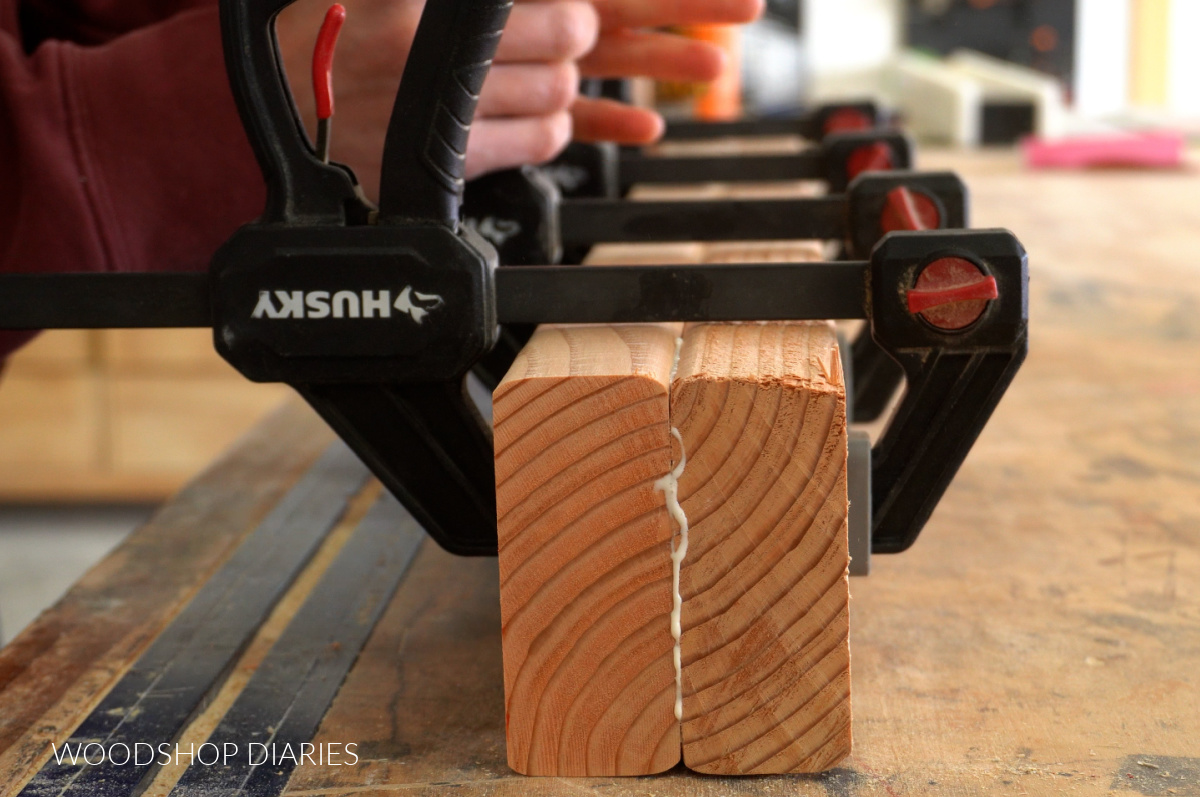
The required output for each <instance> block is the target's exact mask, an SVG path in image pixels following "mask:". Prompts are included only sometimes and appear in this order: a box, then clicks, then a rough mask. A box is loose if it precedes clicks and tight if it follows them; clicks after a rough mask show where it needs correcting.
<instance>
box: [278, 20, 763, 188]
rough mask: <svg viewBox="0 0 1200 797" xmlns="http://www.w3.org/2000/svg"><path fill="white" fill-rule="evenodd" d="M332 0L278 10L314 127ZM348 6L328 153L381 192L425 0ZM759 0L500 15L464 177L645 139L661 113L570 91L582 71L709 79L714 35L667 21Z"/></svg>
mask: <svg viewBox="0 0 1200 797" xmlns="http://www.w3.org/2000/svg"><path fill="white" fill-rule="evenodd" d="M329 2H330V0H298V2H296V3H294V4H292V5H291V6H289V7H288V8H287V9H285V10H284V11H283V13H281V14H280V16H279V18H278V20H277V22H276V31H277V37H278V40H279V46H280V51H281V54H282V57H283V63H284V66H285V68H286V70H287V72H288V74H289V75H290V76H292V83H293V93H294V95H295V98H296V104H297V106H298V108H299V110H300V113H301V117H302V118H303V119H304V120H305V123H306V124H307V125H308V127H309V129H310V130H312V129H313V128H314V126H315V119H316V108H315V101H314V98H313V96H312V91H311V89H310V88H309V86H308V75H309V64H310V61H311V58H312V47H313V43H314V42H315V40H316V34H317V30H318V29H319V28H320V23H321V19H322V18H323V16H324V13H325V10H326V8H327V6H328V4H329ZM343 2H344V5H346V6H347V17H346V23H345V26H344V27H343V29H342V34H341V38H340V41H339V44H338V50H337V54H336V55H335V58H334V64H335V69H334V71H335V78H334V81H335V91H336V94H337V103H336V107H337V117H336V119H335V120H334V125H333V127H334V135H333V137H332V156H333V159H334V160H337V161H340V162H342V163H345V164H347V165H349V166H350V167H351V168H352V169H354V171H355V173H356V174H357V175H358V177H359V180H360V181H361V182H362V185H363V189H364V190H365V191H366V193H367V195H368V196H370V197H376V196H378V188H379V171H380V166H381V164H382V154H383V138H384V134H385V132H386V130H387V125H388V121H389V119H390V117H391V111H392V104H393V102H394V100H395V95H396V88H397V87H398V86H399V82H400V75H401V73H402V72H403V70H404V63H405V61H406V60H407V58H408V52H409V48H410V46H411V43H412V39H413V36H414V35H415V33H416V29H417V23H418V22H419V21H420V14H421V9H422V7H423V2H422V1H421V0H343ZM762 2H763V0H591V2H588V1H587V0H522V1H521V2H518V3H517V5H516V6H515V7H514V8H513V11H512V14H511V15H510V17H509V21H508V24H507V25H506V26H505V30H504V34H503V36H502V38H501V41H500V45H499V48H498V50H497V53H496V58H495V61H494V63H493V66H492V69H491V72H490V73H489V75H488V78H487V81H486V82H485V84H484V88H483V93H482V95H481V97H480V101H479V107H478V108H477V111H476V117H475V124H474V126H473V129H472V132H471V136H470V139H469V141H468V145H467V163H466V172H467V177H468V178H471V177H475V176H478V175H480V174H483V173H486V172H489V171H494V170H497V169H504V168H510V167H513V166H518V165H521V164H525V163H541V162H544V161H547V160H549V159H551V158H553V157H554V156H555V155H556V154H558V152H559V151H561V149H562V148H563V147H564V146H566V144H567V142H568V141H569V140H570V139H571V137H572V132H574V134H575V137H576V138H577V139H579V140H584V141H600V140H603V141H616V142H617V143H621V144H630V145H634V144H646V143H650V142H652V141H654V140H656V139H657V138H658V137H659V136H660V135H662V130H663V122H662V119H661V118H660V117H659V116H658V114H656V113H654V112H653V111H650V110H647V109H643V108H633V107H630V106H626V105H623V104H621V103H617V102H613V101H611V100H603V99H589V98H580V97H578V96H577V90H578V82H579V77H580V75H581V74H582V75H585V76H588V77H634V76H644V77H650V78H654V79H658V80H680V81H707V80H712V79H714V78H716V77H717V76H718V75H719V74H720V72H721V70H722V69H723V68H724V66H725V55H724V53H723V52H722V51H721V50H720V49H719V48H717V47H715V46H713V45H711V44H707V43H704V42H698V41H695V40H691V39H687V38H685V37H682V36H677V35H674V34H670V33H663V32H655V31H649V30H645V28H651V27H659V26H666V25H693V24H719V23H727V24H735V23H741V22H746V21H749V20H751V19H753V18H755V17H756V16H757V15H758V14H759V13H760V12H761V10H762Z"/></svg>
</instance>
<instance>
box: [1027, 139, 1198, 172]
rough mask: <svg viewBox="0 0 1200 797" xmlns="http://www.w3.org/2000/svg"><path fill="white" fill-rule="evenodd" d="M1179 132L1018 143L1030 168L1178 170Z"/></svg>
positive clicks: (1180, 154)
mask: <svg viewBox="0 0 1200 797" xmlns="http://www.w3.org/2000/svg"><path fill="white" fill-rule="evenodd" d="M1185 144H1186V140H1185V138H1184V135H1183V133H1180V132H1176V131H1163V132H1153V133H1106V134H1097V135H1086V136H1070V137H1067V138H1061V139H1053V140H1047V139H1042V138H1035V137H1030V138H1027V139H1025V140H1024V141H1022V142H1021V150H1022V153H1023V154H1024V156H1025V165H1026V166H1028V167H1030V168H1032V169H1087V168H1091V167H1126V168H1158V169H1162V168H1178V167H1179V166H1182V165H1183V154H1184V148H1185Z"/></svg>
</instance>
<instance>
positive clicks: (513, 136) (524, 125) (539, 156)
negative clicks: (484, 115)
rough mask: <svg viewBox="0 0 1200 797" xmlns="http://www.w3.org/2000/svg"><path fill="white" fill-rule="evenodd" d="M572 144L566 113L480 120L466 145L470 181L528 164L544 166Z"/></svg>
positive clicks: (568, 116) (474, 126) (473, 128)
mask: <svg viewBox="0 0 1200 797" xmlns="http://www.w3.org/2000/svg"><path fill="white" fill-rule="evenodd" d="M570 140H571V114H569V113H568V112H566V111H560V112H558V113H553V114H548V115H546V116H539V117H521V118H518V119H480V120H478V121H477V122H475V124H474V125H473V126H472V128H471V137H470V139H469V140H468V142H467V179H468V180H470V179H473V178H475V177H478V176H479V175H481V174H486V173H487V172H494V171H498V170H499V169H511V168H513V167H515V166H520V165H522V164H526V163H545V162H546V161H548V160H551V159H553V158H554V157H555V156H556V155H558V153H560V152H562V150H563V147H565V146H567V143H568V142H569V141H570Z"/></svg>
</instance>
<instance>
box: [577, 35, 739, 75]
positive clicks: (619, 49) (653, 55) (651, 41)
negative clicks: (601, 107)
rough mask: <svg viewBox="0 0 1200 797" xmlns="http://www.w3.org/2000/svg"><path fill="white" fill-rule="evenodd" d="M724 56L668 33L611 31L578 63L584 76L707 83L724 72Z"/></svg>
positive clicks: (705, 44)
mask: <svg viewBox="0 0 1200 797" xmlns="http://www.w3.org/2000/svg"><path fill="white" fill-rule="evenodd" d="M727 58H728V56H726V54H725V52H724V51H723V50H722V49H721V48H720V47H717V46H716V45H713V44H709V43H708V42H702V41H696V40H695V39H689V38H686V37H683V36H676V35H674V34H670V33H656V32H649V31H615V32H613V33H606V34H605V35H604V36H602V37H601V38H600V41H599V42H598V43H597V44H596V48H595V49H594V50H592V52H590V53H588V54H587V55H586V56H585V57H583V58H582V59H580V61H579V69H580V72H582V73H583V74H584V75H585V76H593V77H649V78H654V79H655V80H678V81H686V82H691V81H697V82H707V81H710V80H716V79H717V77H719V76H720V74H721V72H722V71H724V69H725V65H726V61H727Z"/></svg>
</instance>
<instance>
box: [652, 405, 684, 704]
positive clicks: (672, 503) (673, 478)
mask: <svg viewBox="0 0 1200 797" xmlns="http://www.w3.org/2000/svg"><path fill="white" fill-rule="evenodd" d="M671 434H672V435H674V436H675V439H676V440H678V441H679V464H678V465H676V466H675V469H674V470H672V471H671V472H670V473H668V474H667V475H666V476H663V477H662V478H661V479H659V480H658V481H656V482H655V483H654V489H656V490H662V491H663V493H665V494H666V499H667V511H668V512H669V513H670V515H671V517H672V519H674V521H675V522H676V523H677V524H678V525H679V531H678V532H677V533H676V534H673V535H672V536H671V590H672V592H673V598H674V599H673V602H672V604H671V636H672V637H673V638H674V639H675V652H674V659H675V719H677V720H682V719H683V651H682V648H681V645H680V640H681V638H682V637H683V596H682V595H681V594H680V593H679V569H680V565H681V564H682V563H683V557H685V556H687V549H688V519H687V515H686V514H685V513H684V511H683V505H682V504H680V503H679V477H680V476H682V475H683V469H684V467H685V466H686V465H687V454H686V452H684V450H683V436H682V435H680V434H679V430H678V429H676V428H675V427H674V426H672V427H671ZM676 537H678V538H679V542H678V544H676V542H675V538H676Z"/></svg>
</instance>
